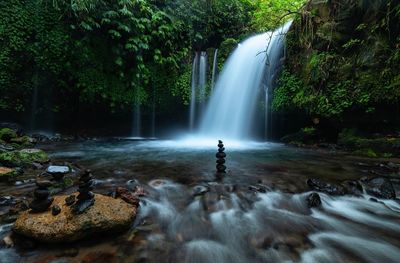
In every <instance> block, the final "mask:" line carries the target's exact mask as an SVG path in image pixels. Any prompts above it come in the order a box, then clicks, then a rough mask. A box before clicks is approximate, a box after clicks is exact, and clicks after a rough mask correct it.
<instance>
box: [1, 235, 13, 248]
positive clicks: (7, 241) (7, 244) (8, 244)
mask: <svg viewBox="0 0 400 263" xmlns="http://www.w3.org/2000/svg"><path fill="white" fill-rule="evenodd" d="M2 243H3V244H4V246H5V247H6V248H11V247H14V241H13V240H12V238H11V236H10V235H8V236H5V237H4V238H3V240H2Z"/></svg>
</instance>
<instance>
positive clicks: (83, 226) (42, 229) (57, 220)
mask: <svg viewBox="0 0 400 263" xmlns="http://www.w3.org/2000/svg"><path fill="white" fill-rule="evenodd" d="M66 197H67V196H56V197H55V198H54V202H53V203H54V204H55V205H58V206H59V207H61V213H60V214H59V215H57V216H53V215H52V214H51V212H50V211H46V212H42V213H35V214H32V213H28V212H27V211H25V212H23V213H22V214H21V215H20V216H19V217H18V219H17V221H16V222H15V224H14V227H13V231H14V232H15V233H18V234H21V235H24V236H27V237H30V238H33V239H37V240H40V241H43V242H71V241H75V240H79V239H82V238H85V237H88V236H91V235H93V234H99V233H114V232H115V231H120V230H125V229H127V228H129V227H130V225H131V223H132V220H133V219H134V217H135V215H136V208H135V207H134V206H132V205H130V204H128V203H126V202H125V201H123V200H120V199H114V198H111V197H108V196H104V195H98V194H96V195H95V198H96V202H95V203H94V205H93V206H92V207H91V208H90V209H87V210H86V211H85V213H81V214H75V213H73V211H72V209H71V207H69V206H67V205H66V204H65V198H66Z"/></svg>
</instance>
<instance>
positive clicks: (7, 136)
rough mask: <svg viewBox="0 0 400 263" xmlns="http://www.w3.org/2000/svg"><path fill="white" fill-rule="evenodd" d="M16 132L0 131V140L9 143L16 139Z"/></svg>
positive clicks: (5, 129) (11, 130)
mask: <svg viewBox="0 0 400 263" xmlns="http://www.w3.org/2000/svg"><path fill="white" fill-rule="evenodd" d="M17 137H18V136H17V132H16V131H14V130H13V129H10V128H2V129H0V140H2V141H5V142H10V141H11V140H12V139H15V138H17Z"/></svg>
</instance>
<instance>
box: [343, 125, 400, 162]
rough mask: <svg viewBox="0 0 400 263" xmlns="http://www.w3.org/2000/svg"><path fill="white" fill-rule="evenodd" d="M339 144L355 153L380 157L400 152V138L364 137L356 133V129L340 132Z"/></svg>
mask: <svg viewBox="0 0 400 263" xmlns="http://www.w3.org/2000/svg"><path fill="white" fill-rule="evenodd" d="M338 144H339V145H341V146H343V147H345V148H346V149H348V150H353V151H354V152H353V153H354V154H357V155H362V156H367V157H378V156H383V157H385V156H391V155H398V154H400V147H399V145H400V138H387V137H381V138H364V137H360V136H357V135H356V131H355V130H348V129H347V130H344V131H343V132H341V133H340V134H339V138H338Z"/></svg>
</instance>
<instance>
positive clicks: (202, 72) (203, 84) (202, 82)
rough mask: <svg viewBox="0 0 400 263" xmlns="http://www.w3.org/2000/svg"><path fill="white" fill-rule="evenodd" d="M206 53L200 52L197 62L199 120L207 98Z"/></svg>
mask: <svg viewBox="0 0 400 263" xmlns="http://www.w3.org/2000/svg"><path fill="white" fill-rule="evenodd" d="M206 88H207V52H205V51H202V52H201V56H200V62H199V100H200V111H199V117H200V118H201V117H202V116H203V114H204V110H205V104H206V98H207V94H206V93H207V92H206Z"/></svg>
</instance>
